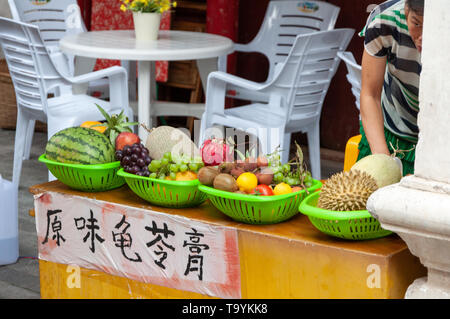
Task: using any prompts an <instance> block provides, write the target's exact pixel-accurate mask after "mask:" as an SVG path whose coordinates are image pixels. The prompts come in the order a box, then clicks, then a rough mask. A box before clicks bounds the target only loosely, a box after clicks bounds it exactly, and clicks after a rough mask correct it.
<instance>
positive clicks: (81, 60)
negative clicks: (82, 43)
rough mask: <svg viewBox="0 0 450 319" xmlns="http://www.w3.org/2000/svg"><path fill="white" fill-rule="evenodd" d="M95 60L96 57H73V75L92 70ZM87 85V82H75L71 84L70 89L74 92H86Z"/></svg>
mask: <svg viewBox="0 0 450 319" xmlns="http://www.w3.org/2000/svg"><path fill="white" fill-rule="evenodd" d="M96 61H97V59H92V58H86V57H82V56H77V57H76V58H75V70H74V75H75V76H77V75H82V74H86V73H90V72H92V70H93V69H94V66H95V62H96ZM88 87H89V83H83V84H76V85H74V86H73V89H72V91H73V93H74V94H86V92H87V90H88Z"/></svg>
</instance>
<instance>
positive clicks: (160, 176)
mask: <svg viewBox="0 0 450 319" xmlns="http://www.w3.org/2000/svg"><path fill="white" fill-rule="evenodd" d="M158 178H159V179H165V178H166V174H159V176H158Z"/></svg>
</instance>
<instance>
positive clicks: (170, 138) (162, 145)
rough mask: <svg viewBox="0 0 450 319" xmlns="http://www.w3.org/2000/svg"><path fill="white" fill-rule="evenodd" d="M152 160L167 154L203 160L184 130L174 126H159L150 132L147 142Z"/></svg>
mask: <svg viewBox="0 0 450 319" xmlns="http://www.w3.org/2000/svg"><path fill="white" fill-rule="evenodd" d="M145 147H147V149H148V151H149V155H150V157H151V158H152V159H157V160H159V159H161V158H162V157H163V155H164V154H165V153H167V152H171V153H172V158H174V157H176V156H182V155H184V156H189V157H190V158H195V157H199V158H201V155H200V151H199V149H198V147H197V146H196V145H195V144H194V142H192V140H191V139H190V138H189V136H188V135H186V134H185V133H184V132H183V131H182V130H180V129H177V128H174V127H172V126H166V125H164V126H158V127H156V128H154V129H152V130H151V131H150V134H149V135H148V137H147V140H146V142H145Z"/></svg>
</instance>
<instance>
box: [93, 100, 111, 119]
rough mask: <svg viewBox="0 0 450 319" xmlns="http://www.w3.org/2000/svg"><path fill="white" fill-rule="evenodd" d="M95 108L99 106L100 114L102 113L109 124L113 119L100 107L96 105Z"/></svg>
mask: <svg viewBox="0 0 450 319" xmlns="http://www.w3.org/2000/svg"><path fill="white" fill-rule="evenodd" d="M95 106H97V108H98V110H99V111H100V113H102V115H103V116H104V117H105V120H106V121H107V122H109V121H111V117H110V116H109V114H108V113H107V112H106V111H105V110H104V109H103V108H102V107H101V106H100V105H98V104H97V103H96V104H95Z"/></svg>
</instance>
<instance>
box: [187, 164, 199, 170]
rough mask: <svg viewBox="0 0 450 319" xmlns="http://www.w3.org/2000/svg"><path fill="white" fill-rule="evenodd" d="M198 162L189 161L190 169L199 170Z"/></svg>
mask: <svg viewBox="0 0 450 319" xmlns="http://www.w3.org/2000/svg"><path fill="white" fill-rule="evenodd" d="M198 166H199V165H198V163H189V169H190V170H191V171H194V172H197V171H198Z"/></svg>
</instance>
